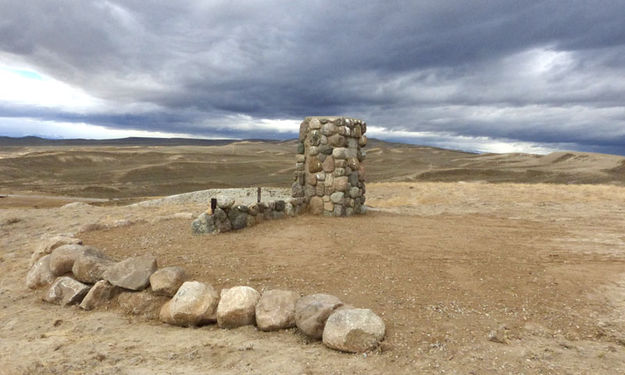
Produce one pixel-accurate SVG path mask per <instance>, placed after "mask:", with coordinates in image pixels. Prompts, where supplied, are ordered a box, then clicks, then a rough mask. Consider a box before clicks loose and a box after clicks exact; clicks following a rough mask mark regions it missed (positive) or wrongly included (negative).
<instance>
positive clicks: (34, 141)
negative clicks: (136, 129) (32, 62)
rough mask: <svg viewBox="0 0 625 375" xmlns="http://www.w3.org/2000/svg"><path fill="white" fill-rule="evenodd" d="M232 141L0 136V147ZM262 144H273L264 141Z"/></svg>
mask: <svg viewBox="0 0 625 375" xmlns="http://www.w3.org/2000/svg"><path fill="white" fill-rule="evenodd" d="M232 142H238V140H234V139H193V138H147V137H129V138H118V139H81V138H78V139H47V138H40V137H33V136H29V137H20V138H13V137H5V136H0V146H220V145H226V144H229V143H232ZM263 142H273V141H265V140H263Z"/></svg>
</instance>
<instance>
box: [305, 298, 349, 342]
mask: <svg viewBox="0 0 625 375" xmlns="http://www.w3.org/2000/svg"><path fill="white" fill-rule="evenodd" d="M342 305H343V303H342V302H341V300H339V299H338V298H337V297H335V296H332V295H329V294H323V293H320V294H311V295H308V296H305V297H302V298H300V299H299V300H297V303H296V304H295V324H296V325H297V328H299V329H300V331H302V332H303V333H304V334H306V335H307V336H310V337H312V338H316V339H320V338H321V337H322V335H323V328H324V327H325V324H326V320H327V319H328V317H329V316H330V314H332V313H333V312H334V310H336V309H338V308H339V307H341V306H342Z"/></svg>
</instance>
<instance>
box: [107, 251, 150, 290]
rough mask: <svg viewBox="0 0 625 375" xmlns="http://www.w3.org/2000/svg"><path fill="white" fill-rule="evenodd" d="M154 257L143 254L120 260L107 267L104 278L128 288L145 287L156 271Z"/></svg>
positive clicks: (138, 288) (140, 288) (137, 288)
mask: <svg viewBox="0 0 625 375" xmlns="http://www.w3.org/2000/svg"><path fill="white" fill-rule="evenodd" d="M156 268H157V264H156V258H154V257H153V256H151V255H143V256H138V257H133V258H128V259H125V260H122V261H121V262H118V263H115V264H113V265H111V266H110V267H108V269H107V270H106V271H105V272H104V278H105V279H106V280H108V281H109V282H110V283H111V284H113V285H116V286H119V287H122V288H124V289H130V290H142V289H145V288H146V287H147V286H148V285H149V283H150V276H151V275H152V274H153V273H154V272H155V271H156Z"/></svg>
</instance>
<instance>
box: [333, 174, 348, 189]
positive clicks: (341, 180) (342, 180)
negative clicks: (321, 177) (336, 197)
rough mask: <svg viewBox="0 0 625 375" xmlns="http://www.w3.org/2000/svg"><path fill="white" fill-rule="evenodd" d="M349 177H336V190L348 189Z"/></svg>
mask: <svg viewBox="0 0 625 375" xmlns="http://www.w3.org/2000/svg"><path fill="white" fill-rule="evenodd" d="M348 182H349V179H348V178H347V176H340V177H335V178H334V189H335V190H336V191H346V190H347V186H348V185H349V183H348Z"/></svg>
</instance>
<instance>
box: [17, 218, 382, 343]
mask: <svg viewBox="0 0 625 375" xmlns="http://www.w3.org/2000/svg"><path fill="white" fill-rule="evenodd" d="M272 211H273V212H283V211H277V210H275V209H274V210H272ZM234 222H236V220H234ZM31 263H32V266H31V269H30V271H29V272H28V275H27V276H26V285H27V287H28V288H30V289H36V288H40V287H47V288H48V289H47V291H46V293H45V295H44V296H43V300H44V301H46V302H49V303H53V304H58V305H62V306H70V305H79V306H80V308H81V309H83V310H93V309H101V308H108V307H109V306H111V305H113V303H114V302H117V304H119V306H120V307H121V308H122V309H123V310H124V311H126V312H127V313H129V314H135V315H144V316H146V317H148V318H153V319H158V320H160V321H161V322H163V323H167V324H171V325H175V326H181V327H189V326H201V325H206V324H214V323H216V324H217V325H218V326H219V327H220V328H225V329H232V328H237V327H241V326H246V325H255V326H256V327H257V328H258V329H259V330H262V331H276V330H281V329H289V328H294V327H297V329H298V330H299V331H300V332H301V333H303V334H304V335H306V336H308V337H310V338H312V339H316V340H322V342H323V344H324V345H326V346H327V347H329V348H332V349H335V350H340V351H344V352H350V353H359V352H365V351H368V350H372V349H374V348H376V347H377V346H378V345H379V343H380V342H381V341H382V340H383V338H384V336H385V333H386V326H385V324H384V322H383V321H382V319H381V318H380V317H379V316H377V315H376V314H375V313H373V312H372V311H371V310H369V309H359V308H354V307H353V306H350V305H347V304H345V303H343V302H342V301H341V300H340V299H339V298H337V297H335V296H332V295H328V294H323V293H319V294H311V295H307V296H301V295H300V294H299V293H296V292H293V291H289V290H277V289H274V290H265V291H263V292H262V293H259V292H258V291H256V290H255V289H254V288H251V287H249V286H233V287H232V288H227V289H223V290H221V291H220V292H218V291H217V290H216V289H215V288H213V287H212V286H211V285H210V284H208V283H204V282H200V281H190V280H188V278H187V276H186V273H185V270H184V269H183V268H182V267H165V268H161V269H159V268H158V264H157V260H156V258H154V257H153V256H150V255H144V256H139V257H132V258H127V259H124V260H122V261H120V262H114V261H113V260H111V259H110V258H108V257H107V256H106V255H105V254H103V253H101V252H100V251H98V250H97V249H95V248H93V247H89V246H84V245H83V244H82V241H81V240H80V239H77V238H73V237H64V236H60V237H54V238H52V239H50V240H49V241H47V242H45V243H43V244H42V246H41V247H40V248H38V249H37V250H36V251H35V252H34V253H33V257H32V258H31Z"/></svg>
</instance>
